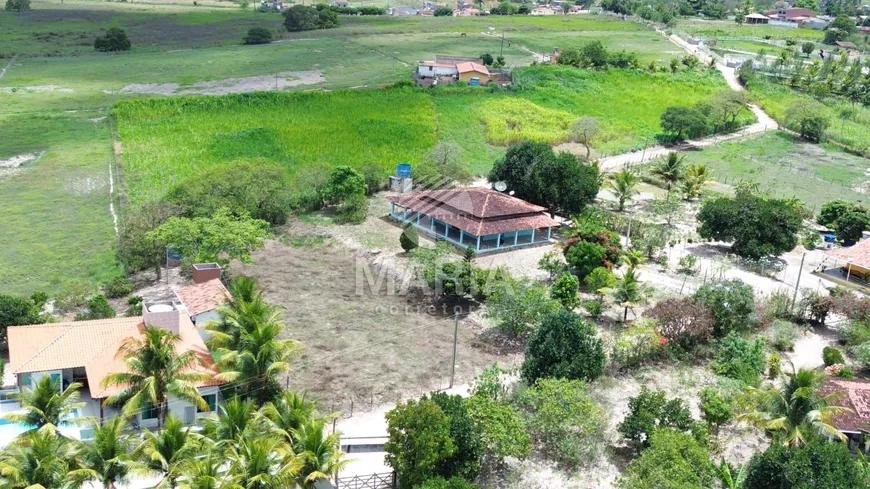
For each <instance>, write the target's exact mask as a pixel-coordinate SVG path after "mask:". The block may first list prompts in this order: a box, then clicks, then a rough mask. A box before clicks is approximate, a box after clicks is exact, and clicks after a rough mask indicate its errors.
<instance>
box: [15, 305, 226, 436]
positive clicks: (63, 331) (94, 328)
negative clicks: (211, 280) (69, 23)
mask: <svg viewBox="0 0 870 489" xmlns="http://www.w3.org/2000/svg"><path fill="white" fill-rule="evenodd" d="M146 326H154V327H159V328H164V329H167V330H169V331H172V332H173V333H176V334H178V335H179V336H180V338H181V341H180V342H179V343H178V347H177V348H178V351H179V352H183V351H193V352H195V353H196V355H197V356H198V357H199V362H198V364H197V365H195V366H194V367H192V368H193V369H194V370H196V371H199V372H203V373H206V374H208V375H209V376H210V377H213V376H214V375H215V374H217V373H218V370H217V367H216V366H215V364H214V360H213V358H212V355H211V353H210V352H209V350H208V348H206V346H205V342H204V341H203V339H202V337H201V336H200V334H199V332H198V331H197V329H196V327H195V326H194V324H193V322H191V320H190V318H189V317H188V315H187V312H186V311H185V309H184V306H183V305H181V304H178V303H156V304H146V305H144V306H143V314H142V316H139V317H131V318H120V317H119V318H112V319H99V320H94V321H75V322H63V323H48V324H36V325H30V326H12V327H10V328H9V329H8V331H7V336H8V344H9V364H8V365H7V367H6V368H7V372H9V371H11V372H12V374H13V375H14V377H15V382H16V386H17V387H18V388H19V389H32V388H34V387H35V386H36V384H37V383H38V382H39V380H40V379H42V378H43V377H46V376H48V377H50V378H52V379H57V380H59V381H60V388H61V390H62V389H64V388H66V387H67V386H68V385H70V384H71V383H73V382H80V383H82V384H83V388H82V390H81V392H80V393H81V400H82V401H84V402H85V406H84V407H83V408H82V409H81V410H80V412H79V413H77V414H78V416H93V417H97V418H100V419H106V418H109V417H112V416H116V415H118V414H119V413H120V410H119V408H117V407H109V406H104V405H103V401H104V400H105V399H106V398H107V397H109V396H110V395H112V394H115V393H117V392H118V391H119V390H120V388H119V387H115V386H106V385H104V380H105V379H106V377H107V376H108V375H109V374H111V373H117V372H124V371H125V369H126V366H125V364H124V358H123V357H122V356H121V355H119V354H118V350H119V348H120V347H121V345H122V343H123V342H124V341H125V340H127V339H128V338H135V337H138V336H140V335H142V333H143V331H144V329H145V327H146ZM222 383H223V382H221V381H218V380H215V379H213V378H210V379H209V380H205V381H202V382H200V383H199V384H198V385H197V389H198V390H199V392H200V394H201V395H202V396H203V398H204V399H205V400H206V402H207V403H208V405H209V407H210V408H211V409H212V410H213V409H214V408H215V407H216V406H217V403H218V401H219V399H218V398H219V395H220V394H219V386H220V385H221V384H222ZM13 409H14V408H13ZM9 410H10V408H9V406H8V405H7V404H4V406H3V411H4V412H8V411H9ZM169 412H170V413H171V414H173V415H174V416H177V417H178V418H179V419H181V420H182V421H184V422H185V423H188V424H191V423H194V422H195V421H196V419H197V418H199V417H201V416H203V415H205V414H206V413H207V412H204V411H201V410H200V409H198V408H197V406H195V405H193V404H190V403H188V402H187V401H183V400H180V399H177V398H172V397H170V399H169ZM136 418H137V419H136V421H137V422H138V423H139V425H140V426H142V427H154V426H156V424H157V411H156V410H149V411H145V412H142V413H140V414H138V415H137V416H136ZM85 436H86V435H85V434H84V433H83V434H81V436H80V437H85Z"/></svg>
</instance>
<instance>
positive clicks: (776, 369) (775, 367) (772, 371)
mask: <svg viewBox="0 0 870 489" xmlns="http://www.w3.org/2000/svg"><path fill="white" fill-rule="evenodd" d="M780 375H782V358H781V357H780V356H779V353H777V352H773V353H771V354H770V357H769V358H768V359H767V378H769V379H771V380H776V379H778V378H779V376H780Z"/></svg>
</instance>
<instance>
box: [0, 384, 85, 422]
mask: <svg viewBox="0 0 870 489" xmlns="http://www.w3.org/2000/svg"><path fill="white" fill-rule="evenodd" d="M81 386H82V385H81V384H79V383H77V382H73V383H72V384H70V385H69V386H67V388H66V389H64V390H63V392H61V390H60V379H56V380H52V378H51V376H48V375H46V376H44V377H42V378H41V379H39V382H38V383H37V384H36V388H35V389H23V390H22V391H21V392H19V393H17V394H13V397H14V398H15V399H16V400H18V402H19V404H21V409H22V410H23V412H19V413H8V414H4V415H3V419H8V420H9V421H12V422H13V423H18V424H21V425H25V426H28V427H32V428H34V429H38V428H42V427H43V426H45V425H52V426H55V427H57V426H66V425H77V424H84V423H88V422H90V421H91V419H90V418H87V417H75V414H76V410H77V409H80V408H82V407H84V405H85V403H84V402H80V401H79V389H80V388H81Z"/></svg>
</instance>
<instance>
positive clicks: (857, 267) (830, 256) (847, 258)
mask: <svg viewBox="0 0 870 489" xmlns="http://www.w3.org/2000/svg"><path fill="white" fill-rule="evenodd" d="M825 255H826V258H825V260H824V261H823V262H822V264H820V265H819V267H820V268H819V269H818V270H817V272H818V273H819V275H820V276H821V277H823V278H827V279H829V280H832V281H834V282H837V283H840V284H843V285H847V284H851V285H853V286H857V287H859V288H862V289H864V290H868V288H870V285H868V282H870V239H865V240H861V241H859V242H858V243H857V244H855V245H852V246H843V247H841V248H834V249H831V250H826V251H825Z"/></svg>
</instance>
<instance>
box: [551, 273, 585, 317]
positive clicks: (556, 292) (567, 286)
mask: <svg viewBox="0 0 870 489" xmlns="http://www.w3.org/2000/svg"><path fill="white" fill-rule="evenodd" d="M579 286H580V281H579V280H577V277H575V276H574V275H571V274H570V273H565V274H563V275H562V276H560V277H559V278H557V279H556V281H555V282H553V285H552V286H551V287H550V297H552V298H553V299H554V300H557V301H559V303H560V304H562V306H563V307H565V308H566V309H574V308H575V307H577V306H578V305H580V297H579V296H578V295H577V291H578V289H579Z"/></svg>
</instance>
